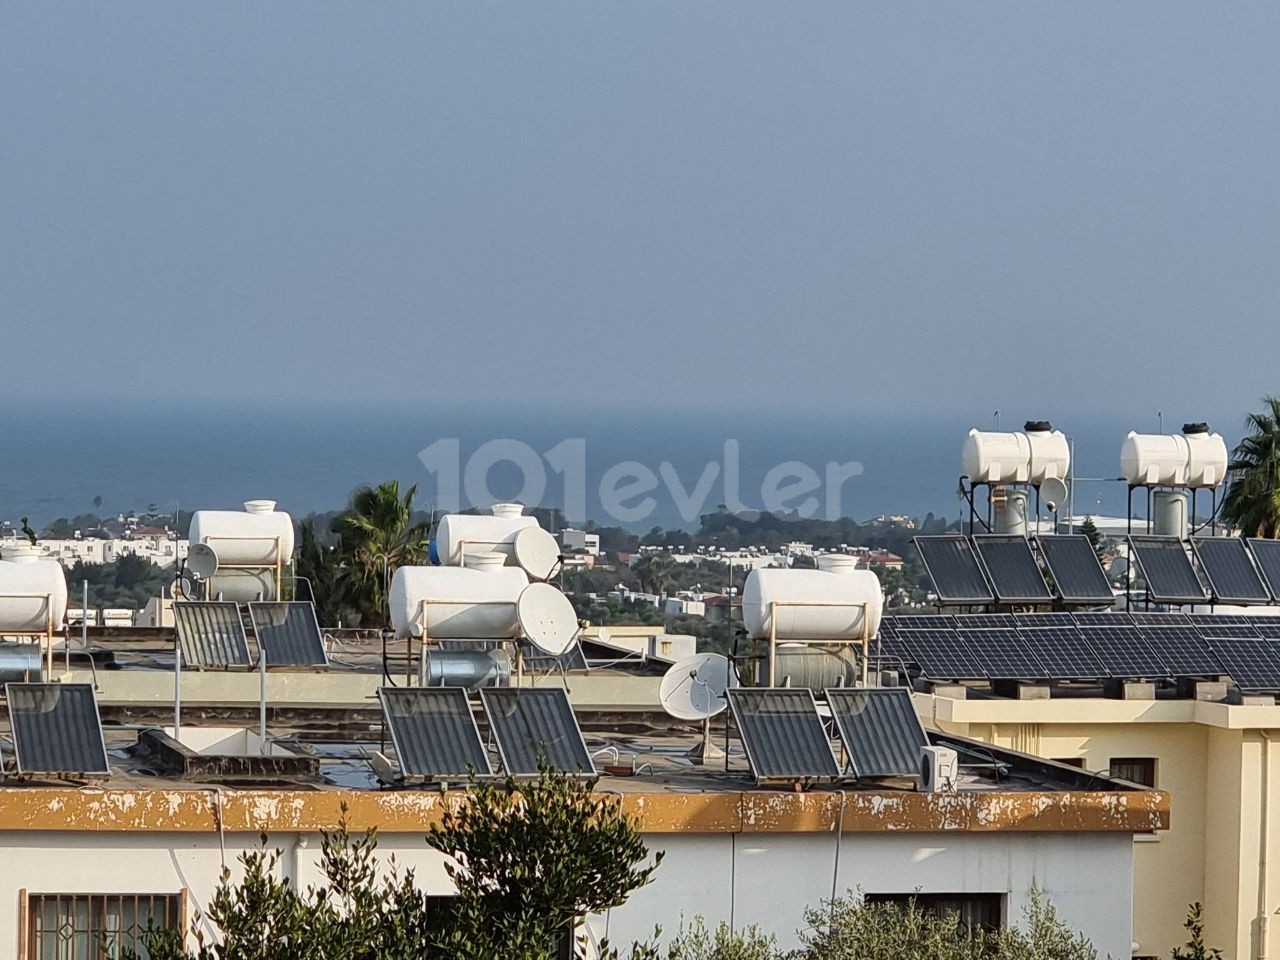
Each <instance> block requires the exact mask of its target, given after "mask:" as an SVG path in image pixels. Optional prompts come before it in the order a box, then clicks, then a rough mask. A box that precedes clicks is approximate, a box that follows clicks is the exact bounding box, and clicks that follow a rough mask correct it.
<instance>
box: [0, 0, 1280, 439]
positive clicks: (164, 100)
mask: <svg viewBox="0 0 1280 960" xmlns="http://www.w3.org/2000/svg"><path fill="white" fill-rule="evenodd" d="M1277 49H1280V6H1278V5H1276V4H1270V3H1240V4H1231V5H1220V4H1198V3H1171V2H1160V3H1154V2H1151V3H1137V2H1133V3H1123V4H1116V3H1111V2H1107V3H1100V2H1099V3H1085V2H1081V3H1070V4H1062V3H1054V4H1042V3H1033V2H1027V0H1017V2H1009V3H968V4H923V3H920V4H881V3H875V4H871V3H853V2H849V0H841V2H831V3H821V2H811V3H804V2H797V3H790V2H787V3H782V2H775V3H769V4H761V3H749V2H744V0H700V2H698V3H689V2H684V0H681V2H660V0H647V2H644V3H630V4H615V3H601V2H598V0H592V2H579V3H564V2H553V0H549V2H541V3H524V2H511V3H504V4H496V3H481V2H459V3H443V2H433V3H429V4H424V3H403V4H399V3H378V4H365V3H346V4H336V3H325V2H314V0H308V2H305V3H303V2H289V3H286V2H281V3H273V4H262V3H258V2H245V3H235V2H220V3H217V4H199V5H189V4H162V3H129V4H92V3H78V4H59V3H40V4H10V5H7V6H6V8H5V16H4V27H3V30H0V128H2V129H3V131H4V147H3V151H2V153H0V322H2V323H3V329H4V347H3V353H4V355H5V356H6V364H5V372H4V376H3V378H0V400H12V399H14V398H18V397H23V396H26V397H30V396H31V395H33V394H39V393H41V392H44V391H48V390H50V389H51V388H56V390H57V391H58V393H59V394H61V395H62V396H63V397H65V398H70V399H76V398H84V399H86V400H92V399H98V400H100V399H103V398H112V399H127V400H137V401H153V400H155V401H164V400H171V399H174V398H190V399H194V400H206V399H207V400H236V401H242V400H245V399H254V398H259V399H261V398H276V397H287V398H289V399H290V400H291V401H303V402H307V401H316V402H326V403H341V402H342V401H343V400H344V399H347V398H352V399H355V398H358V399H359V400H360V401H362V402H371V403H378V402H384V401H385V402H397V403H410V404H416V403H431V402H438V401H441V400H443V399H447V400H448V401H450V402H452V403H461V404H465V405H468V406H469V407H470V408H472V409H477V410H483V409H485V408H486V405H493V406H494V408H495V409H496V408H498V407H512V406H516V407H519V408H521V409H538V408H540V407H543V406H545V407H547V408H552V407H555V406H557V405H561V406H563V405H575V404H583V403H584V402H585V403H588V404H589V405H590V408H592V409H598V410H606V409H609V408H617V409H625V410H631V411H636V410H640V411H643V410H645V409H650V408H652V409H662V410H668V411H676V410H684V411H699V410H736V411H744V412H749V411H752V410H771V411H781V412H785V413H787V414H789V415H796V416H801V417H803V416H804V415H805V414H806V412H808V411H814V412H818V411H821V412H822V413H823V414H824V415H830V414H832V413H839V412H840V411H852V412H856V413H857V414H859V415H876V414H881V413H883V414H886V415H887V414H892V415H894V416H898V417H911V416H915V415H919V416H929V415H937V414H938V413H939V411H944V412H945V413H947V414H948V415H951V414H955V413H957V412H960V411H973V417H974V418H975V419H977V418H979V417H980V418H981V420H982V422H983V423H985V422H987V421H988V420H989V418H990V417H991V414H992V411H994V410H997V409H1003V410H1009V411H1020V413H1019V414H1018V415H1019V416H1021V415H1023V412H1025V413H1027V414H1033V415H1037V416H1053V417H1054V418H1055V419H1059V418H1061V417H1062V416H1064V415H1066V416H1077V415H1078V416H1084V415H1099V416H1101V415H1106V416H1113V415H1114V416H1117V417H1119V418H1121V419H1123V418H1125V417H1131V418H1135V419H1136V418H1137V417H1139V416H1140V417H1141V418H1142V419H1143V421H1144V423H1145V422H1146V421H1150V420H1153V419H1154V411H1155V410H1157V409H1160V410H1164V411H1166V413H1167V416H1168V417H1169V418H1170V421H1171V422H1173V421H1176V423H1175V425H1177V424H1180V423H1181V422H1182V420H1184V419H1202V418H1204V419H1212V418H1219V419H1221V418H1226V419H1227V420H1228V421H1230V423H1229V425H1230V426H1234V427H1238V425H1239V422H1240V420H1241V418H1242V416H1243V413H1244V411H1245V410H1247V409H1249V407H1250V405H1251V404H1256V401H1257V399H1258V398H1259V397H1260V396H1261V395H1262V394H1263V393H1266V392H1270V391H1275V390H1277V389H1280V384H1278V383H1277V377H1276V376H1275V372H1274V371H1275V357H1276V350H1275V347H1276V344H1277V332H1276V330H1277V328H1276V318H1277V315H1278V313H1280V311H1278V310H1277V307H1280V302H1278V301H1280V291H1278V289H1277V281H1278V278H1280V270H1278V269H1277V267H1278V265H1280V178H1278V176H1277V170H1278V169H1280V168H1278V167H1277V158H1278V157H1280V109H1277V107H1278V103H1277V99H1278V97H1280V57H1277V56H1276V51H1277ZM1063 411H1065V412H1066V413H1065V414H1064V413H1063ZM1146 425H1147V426H1148V428H1151V427H1154V423H1150V424H1146ZM1224 425H1227V424H1224ZM957 446H958V441H957Z"/></svg>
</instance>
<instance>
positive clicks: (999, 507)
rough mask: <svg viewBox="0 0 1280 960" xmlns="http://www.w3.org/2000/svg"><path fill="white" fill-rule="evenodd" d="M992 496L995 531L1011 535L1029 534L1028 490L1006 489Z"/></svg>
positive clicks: (1021, 535)
mask: <svg viewBox="0 0 1280 960" xmlns="http://www.w3.org/2000/svg"><path fill="white" fill-rule="evenodd" d="M999 493H1000V494H1001V496H996V497H993V498H992V501H991V508H992V512H993V513H994V515H995V516H994V524H995V532H996V533H1003V534H1007V535H1009V536H1017V537H1025V536H1026V535H1027V491H1026V490H1013V489H1005V490H1001V491H999Z"/></svg>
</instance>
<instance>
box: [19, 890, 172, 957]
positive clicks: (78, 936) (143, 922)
mask: <svg viewBox="0 0 1280 960" xmlns="http://www.w3.org/2000/svg"><path fill="white" fill-rule="evenodd" d="M26 900H27V910H26V942H27V948H26V953H25V960H118V958H120V957H122V956H124V951H125V948H126V947H130V948H133V949H136V950H139V952H141V949H140V948H141V947H142V943H141V937H142V935H143V934H144V933H145V932H146V931H147V929H148V927H152V926H154V927H168V928H170V929H179V928H180V926H181V924H182V894H180V893H179V894H119V893H109V894H84V893H72V894H68V893H40V894H27V896H26Z"/></svg>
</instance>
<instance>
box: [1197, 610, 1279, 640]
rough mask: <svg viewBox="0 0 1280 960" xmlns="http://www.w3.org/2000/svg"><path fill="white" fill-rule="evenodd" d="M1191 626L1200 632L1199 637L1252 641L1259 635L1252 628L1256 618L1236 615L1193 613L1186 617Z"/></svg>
mask: <svg viewBox="0 0 1280 960" xmlns="http://www.w3.org/2000/svg"><path fill="white" fill-rule="evenodd" d="M1187 619H1188V620H1190V621H1191V625H1192V626H1193V627H1195V628H1196V629H1197V630H1199V631H1200V636H1202V637H1205V638H1208V637H1224V638H1225V637H1234V638H1237V639H1244V640H1252V639H1254V638H1255V637H1260V636H1261V634H1260V633H1258V631H1257V630H1255V629H1254V627H1253V621H1254V620H1256V619H1258V618H1257V617H1246V616H1242V615H1241V614H1237V613H1193V614H1190V615H1189V616H1188V617H1187Z"/></svg>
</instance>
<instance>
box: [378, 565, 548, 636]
mask: <svg viewBox="0 0 1280 960" xmlns="http://www.w3.org/2000/svg"><path fill="white" fill-rule="evenodd" d="M528 585H529V577H528V576H527V575H526V574H525V572H524V571H523V570H521V569H520V568H519V567H498V568H497V569H496V570H475V569H470V568H468V567H400V568H399V569H397V570H396V572H395V573H394V574H392V576H391V595H390V597H389V598H388V604H389V606H390V609H391V626H392V627H393V628H394V629H395V632H396V636H398V637H407V636H414V637H421V636H423V626H424V624H425V626H426V636H428V637H433V638H435V639H437V640H507V639H510V638H512V637H515V636H518V635H519V632H520V622H519V620H518V618H517V617H516V600H518V599H519V597H520V593H521V591H523V590H524V588H525V587H527V586H528ZM424 601H430V602H428V603H424Z"/></svg>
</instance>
